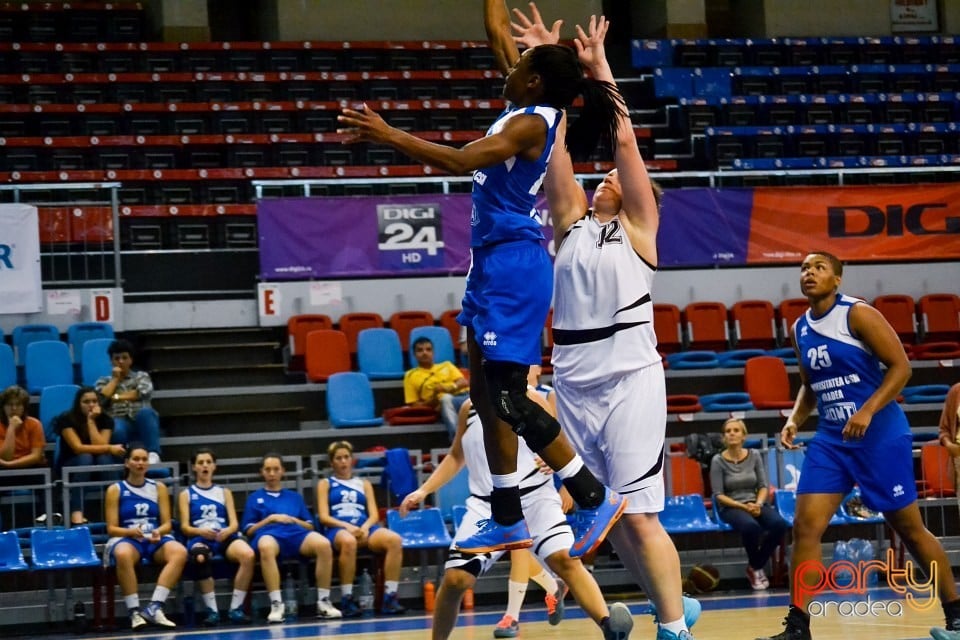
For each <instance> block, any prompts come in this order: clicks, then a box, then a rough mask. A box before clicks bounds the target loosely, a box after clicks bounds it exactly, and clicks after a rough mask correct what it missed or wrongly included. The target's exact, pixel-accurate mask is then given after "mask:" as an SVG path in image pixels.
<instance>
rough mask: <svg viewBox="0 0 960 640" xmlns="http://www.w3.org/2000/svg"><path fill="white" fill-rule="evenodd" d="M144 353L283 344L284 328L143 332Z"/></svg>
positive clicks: (141, 339) (139, 334)
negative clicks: (160, 348)
mask: <svg viewBox="0 0 960 640" xmlns="http://www.w3.org/2000/svg"><path fill="white" fill-rule="evenodd" d="M137 338H138V340H137V342H138V344H139V347H140V349H141V350H142V351H150V350H151V349H157V348H159V347H178V346H203V345H212V344H239V343H242V342H283V341H284V340H286V329H285V328H284V327H227V328H222V329H191V330H186V331H143V332H140V333H138V334H137Z"/></svg>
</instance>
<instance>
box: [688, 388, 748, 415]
mask: <svg viewBox="0 0 960 640" xmlns="http://www.w3.org/2000/svg"><path fill="white" fill-rule="evenodd" d="M700 404H701V405H702V406H703V410H704V411H753V408H754V407H753V403H752V402H750V394H749V393H746V392H743V391H728V392H725V393H708V394H707V395H705V396H700Z"/></svg>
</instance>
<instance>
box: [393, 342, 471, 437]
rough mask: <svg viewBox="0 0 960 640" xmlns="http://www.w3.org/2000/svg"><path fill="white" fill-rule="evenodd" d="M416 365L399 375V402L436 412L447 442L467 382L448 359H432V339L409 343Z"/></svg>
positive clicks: (467, 394) (454, 429)
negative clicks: (401, 388)
mask: <svg viewBox="0 0 960 640" xmlns="http://www.w3.org/2000/svg"><path fill="white" fill-rule="evenodd" d="M413 356H414V358H416V360H417V366H416V367H414V368H413V369H410V370H409V371H407V373H406V374H405V375H404V376H403V401H404V402H405V403H406V404H408V405H410V406H414V407H417V406H420V407H431V408H433V409H437V410H439V411H440V421H441V422H443V425H444V426H445V427H446V428H447V435H449V436H450V440H451V442H452V441H453V436H454V435H455V434H456V432H457V413H458V412H459V411H460V407H461V405H463V403H464V402H465V401H466V400H467V398H469V397H470V385H469V383H468V382H467V379H466V378H465V377H463V372H461V371H460V369H458V368H457V365H455V364H453V363H452V362H450V361H446V362H440V363H435V362H434V361H433V342H431V341H430V339H429V338H418V339H417V340H416V341H415V342H414V343H413Z"/></svg>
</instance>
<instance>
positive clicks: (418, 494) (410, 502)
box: [399, 489, 427, 518]
mask: <svg viewBox="0 0 960 640" xmlns="http://www.w3.org/2000/svg"><path fill="white" fill-rule="evenodd" d="M426 497H427V495H426V494H425V493H424V492H423V491H422V490H421V489H415V490H413V491H411V492H410V493H408V494H407V496H406V497H405V498H404V499H403V502H401V503H400V508H399V511H400V517H401V518H406V517H407V514H408V513H410V511H411V510H412V509H416V508H417V505H419V504H420V503H421V502H423V500H424V498H426Z"/></svg>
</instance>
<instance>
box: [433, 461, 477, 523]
mask: <svg viewBox="0 0 960 640" xmlns="http://www.w3.org/2000/svg"><path fill="white" fill-rule="evenodd" d="M469 477H470V475H469V474H468V473H467V468H466V467H463V468H462V469H460V472H459V473H457V475H455V476H453V477H452V478H451V479H450V482H448V483H446V484H445V485H443V486H442V487H440V488H439V489H437V492H436V495H434V499H435V501H436V504H437V508H438V509H440V514H441V515H442V516H443V521H444V522H447V523H453V522H454V514H453V509H454V508H455V507H456V506H457V505H462V504H464V503H466V501H467V498H469V497H470V485H469V484H468V479H469Z"/></svg>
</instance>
